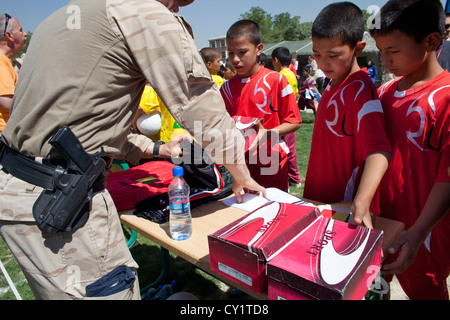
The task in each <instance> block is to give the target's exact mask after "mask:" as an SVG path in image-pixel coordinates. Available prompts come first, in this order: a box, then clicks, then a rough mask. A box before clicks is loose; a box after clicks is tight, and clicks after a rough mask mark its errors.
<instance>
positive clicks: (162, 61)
mask: <svg viewBox="0 0 450 320" xmlns="http://www.w3.org/2000/svg"><path fill="white" fill-rule="evenodd" d="M192 2H193V0H184V1H182V0H158V1H155V0H135V1H127V0H98V1H92V0H74V1H71V2H70V3H68V4H67V5H66V6H65V7H63V8H61V9H60V10H58V11H56V12H55V13H53V14H52V15H51V16H50V17H48V18H47V19H46V20H45V21H44V22H43V23H41V25H40V26H39V27H38V28H37V29H36V30H35V32H34V34H33V38H32V41H31V43H30V46H29V48H28V51H27V58H26V61H25V63H24V65H23V66H22V69H21V77H20V79H19V81H18V84H17V87H16V92H15V99H14V101H13V104H12V107H11V111H12V112H11V117H10V120H9V122H8V123H7V125H6V127H5V129H4V131H3V140H4V145H5V148H4V152H3V160H2V163H3V169H4V171H6V172H4V171H0V233H1V235H2V236H3V238H4V239H5V241H6V243H7V244H8V246H9V248H10V249H11V251H12V253H13V254H14V255H15V257H16V258H17V260H18V261H19V263H20V265H21V267H22V269H23V271H24V273H25V275H26V277H27V280H28V282H29V283H30V286H31V288H32V290H33V293H34V294H35V296H36V298H38V299H81V298H84V297H85V296H86V286H87V285H88V284H91V283H92V282H94V281H96V280H97V279H99V278H101V277H102V276H104V275H106V274H108V273H109V272H111V271H112V270H114V269H115V268H116V267H117V266H119V265H126V266H128V267H129V268H131V270H133V271H134V272H136V270H137V268H138V266H137V265H136V263H135V262H134V260H133V258H132V256H131V254H130V252H129V250H128V249H127V247H126V244H125V240H124V237H123V232H122V230H121V225H120V220H119V217H118V214H117V210H116V209H115V207H114V203H113V201H112V199H111V197H110V195H109V194H108V192H107V191H106V190H104V189H103V188H102V189H101V190H100V191H98V190H96V191H97V192H95V193H94V195H93V199H92V201H91V206H92V209H91V210H90V212H89V219H88V221H87V222H86V223H85V224H84V225H83V226H82V227H81V228H79V229H77V230H74V231H71V232H57V233H48V232H46V231H44V230H42V229H41V228H39V227H38V225H37V223H36V221H35V219H34V217H33V214H32V207H33V204H34V203H35V201H36V199H37V198H38V196H39V195H40V194H41V192H42V190H43V188H42V187H40V186H37V185H35V184H32V183H29V182H26V181H24V180H25V179H18V178H17V177H15V176H13V175H11V174H8V173H7V172H9V170H12V169H14V168H11V166H10V167H9V168H6V165H5V164H6V161H5V158H6V155H7V153H8V154H16V152H18V153H19V157H23V156H25V157H27V159H32V162H33V163H34V162H41V163H43V164H47V165H48V164H49V163H50V164H49V165H50V167H51V166H52V163H53V162H54V161H56V162H57V163H60V162H61V158H62V157H61V155H60V154H59V153H58V152H57V151H56V150H55V148H53V147H52V146H51V145H50V144H49V140H50V138H51V137H52V136H54V134H55V133H56V132H57V131H58V129H60V128H62V127H64V126H68V127H69V128H70V129H71V130H72V131H73V133H74V134H75V136H76V137H77V138H78V140H79V141H80V143H81V145H82V147H83V148H84V150H85V151H86V152H87V153H89V154H94V153H96V152H99V151H100V150H101V149H102V148H103V150H104V151H105V153H106V154H105V155H106V156H107V157H109V158H122V159H125V160H127V161H128V162H130V163H133V164H136V163H137V162H138V161H139V159H140V158H141V157H143V156H144V157H151V156H152V155H153V154H154V152H156V154H157V153H159V156H161V157H170V155H171V154H178V153H180V148H179V142H180V140H181V139H183V138H179V139H178V140H172V141H170V142H169V143H167V144H166V145H162V146H160V147H159V152H158V146H156V147H155V144H154V143H153V142H152V141H151V140H150V139H148V138H147V137H145V136H143V135H136V134H130V126H131V123H132V120H133V116H134V114H135V112H136V110H137V108H138V106H139V99H140V97H141V94H142V91H143V89H144V86H145V83H146V81H148V82H149V83H150V84H151V86H152V87H153V88H155V91H156V92H157V93H158V95H159V96H160V98H161V99H162V101H163V102H164V104H165V105H166V106H167V107H168V109H169V111H170V112H171V113H172V115H173V116H174V118H175V120H176V121H177V122H178V123H179V124H180V125H181V126H182V127H184V128H185V129H186V130H188V131H189V132H190V133H191V134H193V135H195V137H196V139H197V141H201V142H202V145H203V147H204V148H205V150H207V151H209V153H210V156H211V158H212V159H213V160H215V161H216V162H218V163H224V162H223V161H224V159H227V161H228V162H226V163H224V164H225V165H226V167H227V168H228V169H229V170H230V172H231V173H232V174H233V177H234V180H235V183H234V186H233V191H234V192H235V193H236V194H240V192H241V191H242V190H243V189H244V188H245V189H248V190H253V191H255V192H263V193H265V190H264V188H262V187H261V186H259V185H258V184H257V183H256V182H255V181H254V180H253V179H251V178H250V175H249V172H248V169H247V167H246V166H245V164H244V160H243V156H244V155H243V145H244V140H243V137H242V135H241V134H240V133H239V132H238V131H237V129H236V128H235V126H234V122H233V120H232V119H231V118H230V117H229V116H228V114H227V112H226V110H225V106H224V103H223V100H222V98H221V95H220V92H219V91H218V89H217V87H216V86H215V85H214V82H213V81H212V79H211V76H210V74H209V72H208V70H207V69H206V66H205V64H204V63H203V60H202V58H201V56H200V55H199V53H198V49H197V47H196V45H195V42H194V40H193V37H192V32H191V29H190V26H189V25H188V24H187V23H186V22H185V21H184V19H183V18H182V17H181V16H178V15H176V14H174V13H176V12H178V7H179V6H184V5H187V4H190V3H192ZM194 122H195V123H194ZM211 136H213V137H211ZM184 138H186V136H185V137H184ZM155 150H156V151H155ZM49 159H50V160H49ZM51 168H52V167H51ZM52 170H53V169H52ZM108 298H119V299H124V298H134V299H137V298H139V290H138V285H137V280H136V281H135V283H134V286H132V287H131V288H130V289H127V290H124V291H123V292H119V293H117V294H116V295H114V296H113V297H108Z"/></svg>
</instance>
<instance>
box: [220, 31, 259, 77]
mask: <svg viewBox="0 0 450 320" xmlns="http://www.w3.org/2000/svg"><path fill="white" fill-rule="evenodd" d="M227 45H228V56H229V59H230V62H231V64H232V65H233V68H234V70H235V71H236V73H237V74H238V75H239V77H241V78H248V77H250V76H252V75H254V74H255V73H256V72H257V71H258V70H259V68H260V66H259V64H258V63H257V59H258V56H259V55H260V54H261V51H262V48H263V45H262V44H261V43H260V44H259V45H257V46H255V45H254V44H253V43H251V41H250V37H248V36H243V37H238V38H235V39H227Z"/></svg>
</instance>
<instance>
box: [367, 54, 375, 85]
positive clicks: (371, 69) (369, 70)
mask: <svg viewBox="0 0 450 320" xmlns="http://www.w3.org/2000/svg"><path fill="white" fill-rule="evenodd" d="M366 70H367V74H368V75H369V77H370V79H371V80H372V82H373V84H375V81H376V79H377V67H376V66H375V65H374V64H373V61H372V60H370V59H369V60H367V67H366Z"/></svg>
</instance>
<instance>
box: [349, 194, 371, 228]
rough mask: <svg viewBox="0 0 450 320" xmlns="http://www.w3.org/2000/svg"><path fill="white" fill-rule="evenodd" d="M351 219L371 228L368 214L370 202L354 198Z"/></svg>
mask: <svg viewBox="0 0 450 320" xmlns="http://www.w3.org/2000/svg"><path fill="white" fill-rule="evenodd" d="M352 215H353V221H354V222H355V223H356V224H357V225H363V226H365V227H367V228H370V229H373V224H372V216H371V215H370V203H367V202H366V201H358V200H357V199H355V201H353V203H352Z"/></svg>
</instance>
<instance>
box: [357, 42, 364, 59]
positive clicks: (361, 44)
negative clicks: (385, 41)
mask: <svg viewBox="0 0 450 320" xmlns="http://www.w3.org/2000/svg"><path fill="white" fill-rule="evenodd" d="M365 47H366V42H365V41H358V43H357V44H356V46H355V56H356V57H358V56H359V55H360V54H361V53H362V52H363V50H364V48H365Z"/></svg>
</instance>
